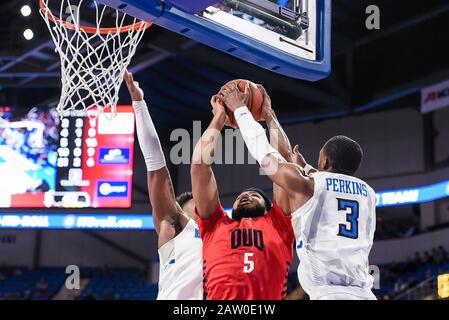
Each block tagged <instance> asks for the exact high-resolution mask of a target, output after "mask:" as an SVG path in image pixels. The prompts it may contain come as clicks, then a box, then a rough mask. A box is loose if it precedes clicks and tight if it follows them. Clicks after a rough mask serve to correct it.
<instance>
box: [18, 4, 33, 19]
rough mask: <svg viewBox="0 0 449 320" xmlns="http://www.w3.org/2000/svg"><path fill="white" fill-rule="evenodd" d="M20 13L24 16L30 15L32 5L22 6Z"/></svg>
mask: <svg viewBox="0 0 449 320" xmlns="http://www.w3.org/2000/svg"><path fill="white" fill-rule="evenodd" d="M20 13H21V14H22V16H24V17H28V16H29V15H30V14H31V7H30V6H29V5H27V4H26V5H24V6H22V8H20Z"/></svg>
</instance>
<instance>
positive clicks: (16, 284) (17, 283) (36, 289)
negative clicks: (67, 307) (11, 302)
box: [0, 267, 65, 300]
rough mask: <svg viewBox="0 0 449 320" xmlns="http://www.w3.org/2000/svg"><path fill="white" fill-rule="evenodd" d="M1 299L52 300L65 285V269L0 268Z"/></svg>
mask: <svg viewBox="0 0 449 320" xmlns="http://www.w3.org/2000/svg"><path fill="white" fill-rule="evenodd" d="M0 272H1V274H2V280H0V299H33V300H47V299H51V298H52V297H53V296H54V295H55V294H56V293H57V292H58V290H59V288H60V287H61V286H62V285H63V284H64V281H65V273H64V269H63V268H38V269H36V270H29V269H27V268H21V267H17V268H16V267H14V268H11V267H8V268H0Z"/></svg>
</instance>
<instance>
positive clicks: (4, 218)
mask: <svg viewBox="0 0 449 320" xmlns="http://www.w3.org/2000/svg"><path fill="white" fill-rule="evenodd" d="M446 197H449V180H447V181H442V182H439V183H435V184H431V185H427V186H421V187H416V188H407V189H393V190H385V191H380V192H378V193H376V198H377V205H376V206H377V207H378V208H379V207H391V206H399V205H410V204H417V203H424V202H430V201H435V200H438V199H442V198H446ZM225 210H226V212H227V213H228V215H229V216H230V215H231V211H232V209H231V208H227V209H225ZM0 229H65V230H81V229H91V230H154V229H155V228H154V223H153V217H152V215H151V214H85V213H72V214H63V213H57V214H24V213H14V214H6V213H0Z"/></svg>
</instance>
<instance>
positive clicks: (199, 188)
mask: <svg viewBox="0 0 449 320" xmlns="http://www.w3.org/2000/svg"><path fill="white" fill-rule="evenodd" d="M211 105H212V108H213V113H214V117H213V119H212V121H211V123H210V124H209V127H208V128H207V130H206V131H204V133H203V135H202V136H201V138H200V140H199V141H198V142H197V144H196V146H195V149H194V151H193V155H192V166H191V170H190V174H191V178H192V193H193V199H195V205H196V208H197V211H198V213H199V215H200V217H201V219H208V218H210V217H211V215H212V214H213V213H214V212H215V210H216V209H217V206H218V203H219V196H218V188H217V181H216V180H215V176H214V173H213V171H212V168H211V164H212V162H213V158H214V154H215V147H216V145H217V141H218V139H219V138H220V134H221V130H222V129H223V127H224V125H225V122H226V119H227V116H226V112H225V109H224V106H223V104H222V103H221V102H220V101H219V100H218V99H217V97H216V96H213V97H212V99H211Z"/></svg>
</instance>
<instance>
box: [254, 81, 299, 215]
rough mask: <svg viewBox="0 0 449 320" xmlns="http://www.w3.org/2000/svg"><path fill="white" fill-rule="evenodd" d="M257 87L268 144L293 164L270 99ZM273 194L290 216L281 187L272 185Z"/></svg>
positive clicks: (287, 140)
mask: <svg viewBox="0 0 449 320" xmlns="http://www.w3.org/2000/svg"><path fill="white" fill-rule="evenodd" d="M257 87H258V88H259V90H260V91H262V92H263V95H264V101H263V106H262V116H263V119H265V123H266V124H267V127H268V132H269V133H270V144H271V146H272V147H273V148H274V149H276V150H277V151H279V153H280V154H281V156H282V157H283V158H284V159H285V160H286V161H287V162H293V153H292V147H291V145H290V140H289V139H288V137H287V135H286V134H285V131H284V129H283V128H282V126H281V124H280V123H279V121H278V119H277V117H276V113H275V111H274V110H273V108H272V107H271V98H270V96H269V95H268V93H267V91H266V90H265V88H264V87H263V86H262V85H260V84H259V85H257ZM273 194H274V199H275V200H276V202H277V204H278V205H279V207H280V208H281V209H282V211H283V212H284V213H285V214H287V215H289V214H291V209H290V203H289V199H288V194H287V192H286V191H285V190H284V189H283V188H282V187H280V186H278V185H277V184H275V183H273Z"/></svg>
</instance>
